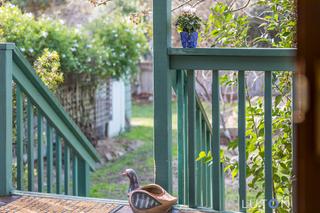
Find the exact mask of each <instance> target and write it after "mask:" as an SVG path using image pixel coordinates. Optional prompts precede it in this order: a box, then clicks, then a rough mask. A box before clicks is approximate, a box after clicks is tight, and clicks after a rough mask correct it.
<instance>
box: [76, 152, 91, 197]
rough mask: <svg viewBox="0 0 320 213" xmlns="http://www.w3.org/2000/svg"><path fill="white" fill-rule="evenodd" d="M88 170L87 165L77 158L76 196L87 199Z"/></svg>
mask: <svg viewBox="0 0 320 213" xmlns="http://www.w3.org/2000/svg"><path fill="white" fill-rule="evenodd" d="M89 184H90V168H89V165H88V163H87V162H86V161H85V160H83V159H82V158H79V160H78V195H79V196H81V197H87V196H88V195H89Z"/></svg>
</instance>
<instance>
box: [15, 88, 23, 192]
mask: <svg viewBox="0 0 320 213" xmlns="http://www.w3.org/2000/svg"><path fill="white" fill-rule="evenodd" d="M16 86H17V88H16V104H17V106H16V122H17V141H16V146H17V189H18V190H23V170H24V169H23V95H22V91H21V87H20V85H19V84H16Z"/></svg>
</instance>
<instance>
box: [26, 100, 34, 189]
mask: <svg viewBox="0 0 320 213" xmlns="http://www.w3.org/2000/svg"><path fill="white" fill-rule="evenodd" d="M27 124H28V149H27V151H28V190H29V191H33V188H34V187H33V185H34V184H33V179H34V176H33V173H34V132H33V127H34V125H33V124H34V123H33V104H32V101H31V99H30V98H28V102H27Z"/></svg>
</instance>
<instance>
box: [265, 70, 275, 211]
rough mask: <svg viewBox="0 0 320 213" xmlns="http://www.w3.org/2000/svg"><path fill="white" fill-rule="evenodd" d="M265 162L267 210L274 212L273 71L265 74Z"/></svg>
mask: <svg viewBox="0 0 320 213" xmlns="http://www.w3.org/2000/svg"><path fill="white" fill-rule="evenodd" d="M264 80H265V81H264V84H265V89H264V123H265V124H264V131H265V133H264V134H265V135H264V137H265V143H264V149H265V152H264V155H265V156H264V162H265V166H264V168H265V200H266V201H265V212H266V213H272V212H273V209H272V208H270V207H269V202H271V201H272V199H273V195H272V191H273V190H272V188H273V187H272V184H273V180H272V72H265V76H264Z"/></svg>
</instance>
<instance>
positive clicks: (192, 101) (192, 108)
mask: <svg viewBox="0 0 320 213" xmlns="http://www.w3.org/2000/svg"><path fill="white" fill-rule="evenodd" d="M187 80H188V139H189V140H188V156H189V158H188V161H189V171H188V176H189V206H190V207H191V208H193V207H195V201H196V198H195V196H196V190H195V189H196V188H195V159H196V157H195V141H196V127H195V123H196V91H195V76H194V71H193V70H188V72H187Z"/></svg>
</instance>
